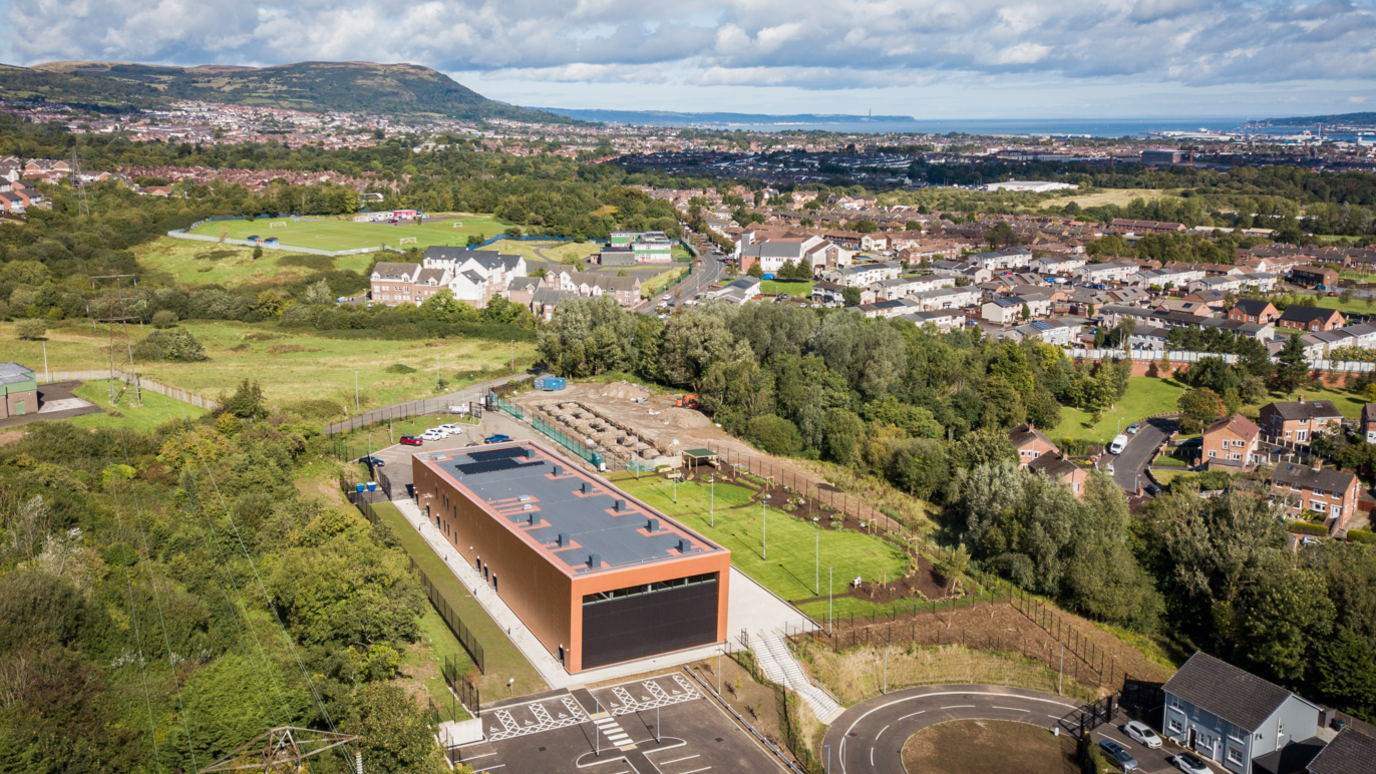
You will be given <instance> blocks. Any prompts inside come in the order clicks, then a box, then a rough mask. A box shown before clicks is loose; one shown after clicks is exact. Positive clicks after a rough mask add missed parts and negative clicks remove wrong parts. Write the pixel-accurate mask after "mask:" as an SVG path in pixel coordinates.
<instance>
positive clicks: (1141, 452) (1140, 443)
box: [1100, 417, 1179, 493]
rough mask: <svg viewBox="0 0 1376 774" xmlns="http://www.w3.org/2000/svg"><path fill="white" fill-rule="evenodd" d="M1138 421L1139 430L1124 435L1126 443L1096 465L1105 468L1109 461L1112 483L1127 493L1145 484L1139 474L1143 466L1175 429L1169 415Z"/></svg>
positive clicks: (1141, 473)
mask: <svg viewBox="0 0 1376 774" xmlns="http://www.w3.org/2000/svg"><path fill="white" fill-rule="evenodd" d="M1141 424H1142V429H1141V430H1138V431H1137V433H1136V434H1135V435H1130V436H1128V439H1129V440H1128V445H1127V448H1125V449H1123V453H1122V454H1118V455H1111V454H1105V455H1104V459H1103V461H1102V462H1100V467H1102V468H1103V469H1105V470H1107V469H1108V465H1109V464H1110V463H1111V464H1112V465H1113V481H1114V483H1116V484H1118V486H1120V487H1122V489H1123V490H1124V491H1126V492H1128V493H1132V492H1136V491H1137V489H1138V487H1139V485H1140V486H1146V484H1147V481H1146V480H1145V478H1142V476H1143V474H1144V473H1146V471H1147V467H1148V466H1150V465H1151V461H1152V460H1153V459H1155V458H1156V453H1157V452H1158V451H1160V449H1161V447H1162V446H1163V445H1164V444H1165V443H1166V440H1167V439H1169V438H1170V437H1171V434H1172V433H1174V432H1176V430H1177V429H1179V426H1178V425H1177V424H1176V421H1175V420H1174V419H1171V418H1169V417H1159V418H1157V419H1149V420H1147V421H1145V422H1142V423H1141Z"/></svg>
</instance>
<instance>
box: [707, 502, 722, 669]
mask: <svg viewBox="0 0 1376 774" xmlns="http://www.w3.org/2000/svg"><path fill="white" fill-rule="evenodd" d="M707 489H708V490H709V491H710V492H711V498H712V499H711V505H710V506H709V508H710V512H711V515H712V528H713V529H716V527H717V477H716V476H711V475H709V476H708V477H707ZM718 693H720V691H718Z"/></svg>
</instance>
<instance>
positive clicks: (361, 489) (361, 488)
mask: <svg viewBox="0 0 1376 774" xmlns="http://www.w3.org/2000/svg"><path fill="white" fill-rule="evenodd" d="M354 487H355V489H356V490H357V491H359V492H364V491H367V487H365V486H364V485H363V484H354Z"/></svg>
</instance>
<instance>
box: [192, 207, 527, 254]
mask: <svg viewBox="0 0 1376 774" xmlns="http://www.w3.org/2000/svg"><path fill="white" fill-rule="evenodd" d="M279 223H280V224H284V225H280V226H276V227H274V226H273V224H279ZM510 225H511V224H510V223H506V222H503V221H501V220H498V219H497V218H494V217H492V216H490V215H467V214H461V215H457V216H454V217H452V218H448V219H445V220H432V221H428V222H425V223H420V224H413V223H409V222H408V223H406V224H405V225H395V226H394V225H391V224H389V223H355V222H354V221H353V219H352V217H343V218H302V219H301V220H300V221H298V222H295V223H293V222H292V220H291V219H290V218H271V219H269V218H259V219H257V220H218V221H212V222H210V223H204V224H202V225H201V226H200V227H199V228H196V229H195V230H193V231H192V232H191V233H193V234H197V235H201V236H211V237H222V236H223V237H227V238H229V239H247V238H248V237H250V236H253V235H257V236H260V237H263V238H267V237H275V238H277V239H278V240H280V241H281V243H282V244H283V245H284V246H286V247H310V248H314V249H317V250H356V249H358V248H362V247H379V246H382V245H386V246H388V247H398V248H403V249H408V248H410V247H412V246H413V245H412V244H411V243H407V244H405V245H402V244H401V240H402V239H412V238H414V239H415V240H416V241H415V243H414V246H415V247H418V248H420V249H422V250H423V249H425V248H427V247H434V246H437V245H460V246H462V245H466V244H468V237H469V236H481V237H484V238H489V239H490V238H491V237H494V236H497V235H498V234H500V233H502V232H503V231H505V230H506V229H507V227H508V226H510Z"/></svg>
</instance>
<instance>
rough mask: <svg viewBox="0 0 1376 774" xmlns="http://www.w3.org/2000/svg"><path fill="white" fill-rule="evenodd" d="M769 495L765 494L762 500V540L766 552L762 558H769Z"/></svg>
mask: <svg viewBox="0 0 1376 774" xmlns="http://www.w3.org/2000/svg"><path fill="white" fill-rule="evenodd" d="M768 503H769V495H765V496H764V499H763V500H761V501H760V525H761V528H760V540H761V542H762V543H763V545H764V553H763V555H762V556H760V558H761V559H766V560H767V559H769V505H768Z"/></svg>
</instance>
